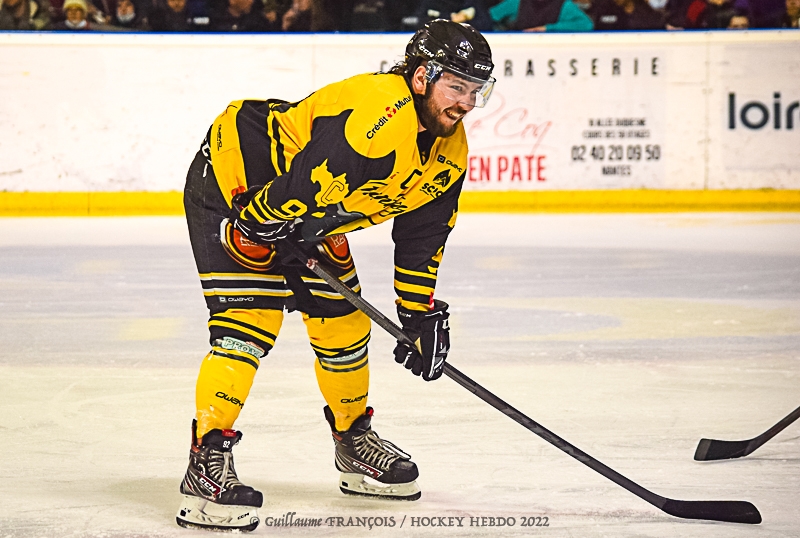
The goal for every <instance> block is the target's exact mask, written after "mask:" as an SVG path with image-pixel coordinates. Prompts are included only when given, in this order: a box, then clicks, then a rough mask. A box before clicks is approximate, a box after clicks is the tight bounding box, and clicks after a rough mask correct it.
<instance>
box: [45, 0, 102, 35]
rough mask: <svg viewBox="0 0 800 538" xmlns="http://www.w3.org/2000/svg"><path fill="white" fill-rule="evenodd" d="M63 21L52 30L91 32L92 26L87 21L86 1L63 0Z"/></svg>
mask: <svg viewBox="0 0 800 538" xmlns="http://www.w3.org/2000/svg"><path fill="white" fill-rule="evenodd" d="M63 10H64V16H65V19H64V20H63V21H59V22H57V23H56V24H54V25H53V30H66V31H85V30H92V29H93V25H92V24H90V22H89V20H88V19H87V15H88V12H89V9H88V7H87V6H86V0H64V5H63Z"/></svg>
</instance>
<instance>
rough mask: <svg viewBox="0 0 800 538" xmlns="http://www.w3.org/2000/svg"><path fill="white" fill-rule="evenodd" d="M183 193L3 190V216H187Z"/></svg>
mask: <svg viewBox="0 0 800 538" xmlns="http://www.w3.org/2000/svg"><path fill="white" fill-rule="evenodd" d="M183 213H184V211H183V192H181V191H167V192H142V191H137V192H0V216H3V217H109V216H114V217H117V216H118V217H122V216H133V215H183Z"/></svg>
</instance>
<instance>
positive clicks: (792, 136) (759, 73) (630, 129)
mask: <svg viewBox="0 0 800 538" xmlns="http://www.w3.org/2000/svg"><path fill="white" fill-rule="evenodd" d="M407 38H408V36H407V35H402V34H367V35H357V34H351V35H323V34H318V35H314V34H303V35H210V34H206V35H199V34H198V35H162V34H86V35H67V34H63V35H61V34H36V33H30V34H14V33H4V34H0V48H2V54H3V58H4V60H3V62H2V64H0V103H2V104H0V126H2V127H3V129H4V132H5V135H4V136H3V138H2V142H0V214H116V213H120V214H131V213H133V214H136V213H161V214H164V213H167V214H168V213H176V212H180V211H181V207H180V206H181V204H180V194H179V193H178V192H177V191H180V190H181V189H182V186H183V180H184V177H185V173H186V168H187V166H188V163H189V162H190V160H191V157H192V155H193V154H194V152H195V151H196V150H197V148H198V146H199V143H200V141H201V139H202V137H203V135H204V134H205V131H206V130H207V128H208V125H209V124H210V122H211V121H212V120H213V118H214V117H215V116H216V115H217V114H218V113H219V112H220V111H221V110H222V109H223V108H224V107H225V106H226V105H227V103H229V102H230V101H233V100H236V99H241V98H254V99H266V98H282V99H286V100H298V99H302V98H303V97H305V96H306V95H308V94H309V93H311V92H312V91H314V89H315V88H318V87H319V86H321V85H324V84H326V83H329V82H333V81H336V80H339V79H341V78H343V77H346V76H349V75H352V74H356V73H361V72H365V71H379V70H386V69H388V67H390V66H391V65H392V64H393V63H394V62H396V61H398V60H399V59H401V56H400V52H401V51H402V50H403V48H404V44H405V42H406V40H407ZM488 39H489V41H490V44H491V45H492V48H493V52H494V59H495V63H496V68H495V71H494V74H495V76H496V77H497V79H498V82H497V84H496V87H495V92H494V94H493V96H492V98H491V100H490V103H489V105H488V106H487V108H485V109H480V110H475V111H473V112H472V113H470V115H469V116H467V120H466V121H465V126H466V128H467V132H468V138H469V142H470V158H469V167H468V169H467V170H465V177H466V186H465V190H466V193H465V197H464V204H463V206H464V209H467V210H479V211H480V210H499V211H526V210H540V211H559V210H561V211H564V210H581V209H584V210H585V209H594V210H646V211H649V210H669V209H694V210H707V209H715V208H716V209H770V208H772V209H797V208H800V192H799V191H800V151H798V150H797V147H798V141H800V134H798V133H800V78H799V77H797V76H796V73H797V72H798V67H800V54H798V53H799V52H800V33H798V32H796V31H758V32H754V31H750V32H649V33H592V34H575V35H527V34H491V35H489V36H488ZM389 105H391V103H387V106H389ZM23 193H25V194H23ZM64 193H69V194H66V195H65V194H64Z"/></svg>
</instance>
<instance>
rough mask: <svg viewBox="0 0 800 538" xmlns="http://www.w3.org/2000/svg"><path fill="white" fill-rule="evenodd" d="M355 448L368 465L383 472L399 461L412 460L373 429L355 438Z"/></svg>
mask: <svg viewBox="0 0 800 538" xmlns="http://www.w3.org/2000/svg"><path fill="white" fill-rule="evenodd" d="M353 447H354V448H355V449H356V453H358V455H359V456H361V457H362V458H364V461H365V462H366V463H368V464H370V465H372V466H374V467H378V468H379V469H381V470H383V471H388V470H389V466H390V465H392V463H394V462H395V461H397V460H399V459H404V460H410V459H411V456H410V455H409V454H406V453H405V452H403V451H402V450H401V449H400V448H399V447H398V446H397V445H395V444H394V443H392V442H390V441H386V440H385V439H381V438H380V437H378V434H377V433H375V431H374V430H372V429H371V428H370V429H369V430H367V431H366V432H364V434H362V435H354V436H353Z"/></svg>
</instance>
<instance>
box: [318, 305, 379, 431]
mask: <svg viewBox="0 0 800 538" xmlns="http://www.w3.org/2000/svg"><path fill="white" fill-rule="evenodd" d="M303 321H304V322H305V324H306V330H307V331H308V338H309V340H310V342H311V347H312V348H313V349H314V353H316V355H317V362H316V364H315V366H314V370H315V372H316V374H317V383H318V384H319V389H320V391H321V392H322V396H323V398H325V402H326V403H327V404H328V406H329V407H330V408H331V411H333V416H334V417H335V419H336V429H337V430H339V431H343V430H347V429H349V428H350V425H351V424H352V423H353V421H354V420H355V419H357V418H358V417H360V416H361V415H363V414H364V413H365V411H366V409H367V392H368V391H369V361H368V355H367V342H369V337H370V321H369V318H368V317H367V316H366V315H365V314H363V313H362V312H358V311H357V312H354V313H352V314H348V315H347V316H342V317H340V318H310V317H308V316H307V315H305V314H303Z"/></svg>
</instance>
